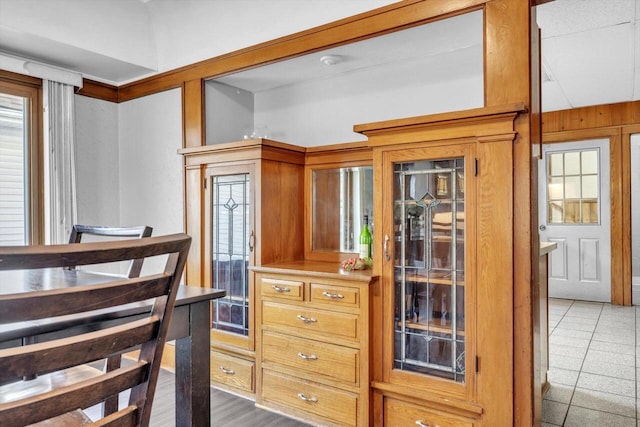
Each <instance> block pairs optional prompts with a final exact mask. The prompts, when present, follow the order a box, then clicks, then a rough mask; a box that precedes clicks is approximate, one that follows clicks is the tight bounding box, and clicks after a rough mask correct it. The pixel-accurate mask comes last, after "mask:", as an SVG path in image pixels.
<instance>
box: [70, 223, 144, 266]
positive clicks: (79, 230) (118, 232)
mask: <svg viewBox="0 0 640 427" xmlns="http://www.w3.org/2000/svg"><path fill="white" fill-rule="evenodd" d="M152 231H153V228H151V227H149V226H146V225H141V226H137V227H105V226H98V225H80V224H76V225H74V226H73V228H72V229H71V234H70V235H69V243H80V242H81V241H82V237H83V236H84V235H93V236H101V237H113V238H122V237H129V238H132V239H136V238H140V239H141V238H143V237H151V232H152ZM143 261H144V260H142V259H134V260H132V261H131V263H130V265H129V271H128V272H127V277H138V276H139V275H140V271H142V262H143ZM70 268H74V266H72V267H70Z"/></svg>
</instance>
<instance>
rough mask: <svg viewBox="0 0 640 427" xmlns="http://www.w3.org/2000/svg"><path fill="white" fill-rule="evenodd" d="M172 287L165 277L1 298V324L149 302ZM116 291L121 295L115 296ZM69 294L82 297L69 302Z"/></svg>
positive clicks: (156, 276) (162, 275) (169, 280)
mask: <svg viewBox="0 0 640 427" xmlns="http://www.w3.org/2000/svg"><path fill="white" fill-rule="evenodd" d="M118 280H119V279H118ZM170 284H171V276H167V275H165V274H164V273H163V274H159V275H154V276H148V277H144V278H137V279H132V280H125V281H121V282H119V283H115V282H112V283H107V284H96V285H88V286H83V287H79V286H78V287H76V288H62V289H55V290H48V291H37V292H33V293H30V294H29V295H25V294H23V293H19V294H12V295H3V296H1V297H0V324H3V323H13V322H24V321H29V320H37V319H44V318H49V317H58V316H65V315H68V314H77V313H81V312H88V311H93V310H101V309H104V308H108V307H114V306H116V305H124V304H127V303H136V302H141V301H146V300H148V299H151V298H156V297H158V296H161V295H164V294H166V290H167V288H168V286H169V285H170ZM115 289H119V290H120V291H119V292H114V290H115ZM70 294H73V295H82V297H81V298H68V296H69V295H70ZM28 316H30V317H28Z"/></svg>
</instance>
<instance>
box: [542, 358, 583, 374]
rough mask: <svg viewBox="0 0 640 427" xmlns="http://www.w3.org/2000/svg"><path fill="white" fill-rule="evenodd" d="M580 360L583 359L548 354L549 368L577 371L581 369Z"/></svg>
mask: <svg viewBox="0 0 640 427" xmlns="http://www.w3.org/2000/svg"><path fill="white" fill-rule="evenodd" d="M582 360H583V358H581V357H568V356H560V355H557V354H549V367H551V368H561V369H570V370H573V371H579V370H580V368H582Z"/></svg>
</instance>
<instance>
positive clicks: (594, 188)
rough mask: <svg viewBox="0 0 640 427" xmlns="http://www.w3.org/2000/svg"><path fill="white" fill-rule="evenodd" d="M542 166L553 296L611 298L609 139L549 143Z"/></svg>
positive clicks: (544, 236) (543, 229) (543, 224)
mask: <svg viewBox="0 0 640 427" xmlns="http://www.w3.org/2000/svg"><path fill="white" fill-rule="evenodd" d="M543 154H544V155H543V157H544V158H543V159H542V160H540V161H539V167H538V183H539V185H538V192H539V203H538V206H539V221H540V241H547V242H556V243H557V244H558V248H557V249H556V250H555V251H552V252H551V253H550V254H549V296H550V297H554V298H570V299H579V300H588V301H604V302H611V237H610V236H611V225H610V223H611V210H610V196H609V140H608V139H598V140H588V141H579V142H578V141H577V142H568V143H560V144H547V145H545V146H544V148H543Z"/></svg>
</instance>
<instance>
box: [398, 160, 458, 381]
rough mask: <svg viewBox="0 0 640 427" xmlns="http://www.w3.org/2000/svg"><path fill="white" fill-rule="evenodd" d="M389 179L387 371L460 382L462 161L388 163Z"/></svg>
mask: <svg viewBox="0 0 640 427" xmlns="http://www.w3.org/2000/svg"><path fill="white" fill-rule="evenodd" d="M394 180H395V184H394V240H395V250H394V254H395V256H394V264H395V267H394V277H395V280H394V287H395V292H394V295H395V299H394V301H395V302H394V304H395V310H394V368H395V369H401V370H405V371H411V372H418V373H423V374H427V375H432V376H437V377H441V378H446V379H450V380H453V381H456V382H459V383H464V382H465V364H464V355H465V313H464V285H465V284H464V265H465V260H464V221H465V209H464V192H465V188H464V159H463V158H455V159H444V160H422V161H412V162H402V163H395V164H394Z"/></svg>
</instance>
